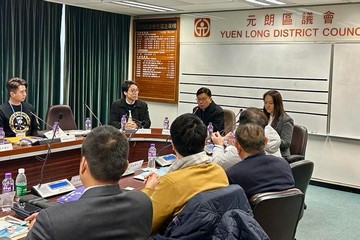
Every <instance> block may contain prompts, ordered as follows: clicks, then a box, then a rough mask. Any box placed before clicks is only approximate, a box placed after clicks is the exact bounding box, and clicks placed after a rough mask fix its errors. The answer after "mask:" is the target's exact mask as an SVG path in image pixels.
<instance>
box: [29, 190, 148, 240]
mask: <svg viewBox="0 0 360 240" xmlns="http://www.w3.org/2000/svg"><path fill="white" fill-rule="evenodd" d="M151 219H152V211H151V201H150V199H149V198H148V197H147V196H146V195H145V194H144V193H142V192H139V191H130V192H123V191H122V190H120V188H119V186H118V185H108V186H101V187H94V188H91V189H89V190H87V191H86V192H85V193H84V194H83V195H82V196H81V198H80V199H79V200H77V201H74V202H69V203H64V204H63V205H59V206H55V207H50V208H47V209H44V210H42V211H41V212H40V213H39V215H38V216H37V217H36V223H37V224H35V225H34V227H33V229H32V231H31V232H29V234H28V239H66V240H71V239H74V240H78V239H87V240H90V239H94V240H95V239H139V240H140V239H146V238H147V237H148V236H149V235H150V227H151ZM44 229H46V231H44Z"/></svg>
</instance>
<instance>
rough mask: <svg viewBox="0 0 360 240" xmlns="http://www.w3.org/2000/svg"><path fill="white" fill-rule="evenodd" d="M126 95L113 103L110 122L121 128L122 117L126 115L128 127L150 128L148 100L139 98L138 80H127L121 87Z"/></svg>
mask: <svg viewBox="0 0 360 240" xmlns="http://www.w3.org/2000/svg"><path fill="white" fill-rule="evenodd" d="M121 90H122V92H123V94H124V97H123V98H121V99H118V100H116V101H115V102H113V103H112V105H111V111H110V121H109V124H110V125H112V126H114V127H116V128H121V118H122V116H123V115H125V116H126V119H127V122H126V126H125V128H126V129H134V128H150V126H151V121H150V117H149V110H148V106H147V104H146V102H144V101H142V100H140V99H138V98H139V88H138V85H137V83H136V82H133V81H125V82H124V83H123V85H122V87H121Z"/></svg>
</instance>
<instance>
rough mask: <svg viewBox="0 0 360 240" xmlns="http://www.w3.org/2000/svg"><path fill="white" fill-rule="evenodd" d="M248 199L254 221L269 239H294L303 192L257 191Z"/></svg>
mask: <svg viewBox="0 0 360 240" xmlns="http://www.w3.org/2000/svg"><path fill="white" fill-rule="evenodd" d="M249 201H250V205H251V206H252V208H253V213H254V216H255V219H256V221H257V222H258V223H259V224H260V225H261V227H262V228H263V229H264V230H265V232H266V233H267V234H268V236H269V237H270V239H274V240H290V239H294V237H295V233H296V228H297V225H298V221H299V217H300V213H301V211H302V208H303V204H304V194H303V193H302V192H301V191H300V190H299V189H297V188H291V189H288V190H284V191H280V192H265V193H258V194H255V195H254V196H252V197H251V198H250V200H249Z"/></svg>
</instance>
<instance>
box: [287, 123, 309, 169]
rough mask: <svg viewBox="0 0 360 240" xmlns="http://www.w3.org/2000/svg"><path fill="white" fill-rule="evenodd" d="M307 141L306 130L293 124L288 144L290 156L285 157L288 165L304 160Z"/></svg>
mask: <svg viewBox="0 0 360 240" xmlns="http://www.w3.org/2000/svg"><path fill="white" fill-rule="evenodd" d="M307 140H308V131H307V128H306V127H304V126H301V125H296V124H295V125H294V130H293V135H292V139H291V144H290V155H289V156H287V157H285V159H286V160H287V161H288V162H289V163H292V162H296V161H299V160H303V159H305V151H306V145H307Z"/></svg>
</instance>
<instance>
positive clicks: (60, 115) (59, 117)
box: [58, 112, 63, 123]
mask: <svg viewBox="0 0 360 240" xmlns="http://www.w3.org/2000/svg"><path fill="white" fill-rule="evenodd" d="M62 118H63V113H62V112H60V113H59V115H58V120H59V123H60V120H61V119H62Z"/></svg>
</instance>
